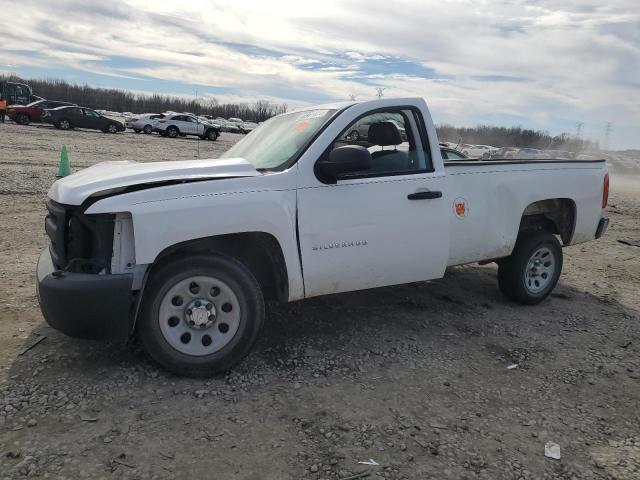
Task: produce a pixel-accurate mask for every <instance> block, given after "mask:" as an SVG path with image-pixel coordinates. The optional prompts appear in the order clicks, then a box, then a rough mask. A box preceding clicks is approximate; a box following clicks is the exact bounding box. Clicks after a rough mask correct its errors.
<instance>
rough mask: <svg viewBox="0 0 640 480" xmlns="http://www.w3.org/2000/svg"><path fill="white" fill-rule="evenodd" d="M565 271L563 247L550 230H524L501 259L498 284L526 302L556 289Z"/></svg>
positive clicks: (501, 288)
mask: <svg viewBox="0 0 640 480" xmlns="http://www.w3.org/2000/svg"><path fill="white" fill-rule="evenodd" d="M561 272H562V247H561V246H560V242H558V239H557V238H556V237H555V236H554V235H552V234H551V233H548V232H532V233H529V234H527V233H523V234H521V235H520V237H519V238H518V241H517V242H516V246H515V248H514V250H513V253H512V254H511V256H510V257H508V258H505V259H503V260H500V262H499V263H498V285H499V286H500V290H501V291H502V293H504V294H505V295H506V296H507V297H509V298H511V299H512V300H515V301H516V302H519V303H523V304H526V305H535V304H536V303H539V302H541V301H542V300H544V299H545V298H547V296H549V294H550V293H551V292H552V291H553V289H554V288H555V286H556V284H557V283H558V279H559V278H560V273H561Z"/></svg>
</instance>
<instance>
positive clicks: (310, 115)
mask: <svg viewBox="0 0 640 480" xmlns="http://www.w3.org/2000/svg"><path fill="white" fill-rule="evenodd" d="M334 113H335V110H305V111H303V112H294V113H287V114H284V115H279V116H277V117H274V118H272V119H270V120H267V121H266V122H264V123H263V124H262V125H260V126H259V127H257V128H256V129H255V130H253V131H252V132H251V133H250V134H249V135H247V136H246V137H245V138H243V139H242V140H240V141H239V142H238V143H236V144H235V145H234V146H233V147H231V148H230V149H229V150H228V151H227V152H226V153H225V154H224V155H222V158H244V159H245V160H247V161H248V162H249V163H251V164H252V165H253V166H254V167H255V168H256V169H268V170H271V169H278V168H280V167H284V166H285V165H287V163H288V162H290V161H291V160H292V159H293V158H294V157H295V156H296V154H298V152H300V151H301V150H302V149H303V148H304V147H305V146H306V145H307V143H308V142H309V140H311V138H312V137H313V136H314V135H315V134H316V133H317V132H318V131H319V130H320V128H322V126H323V125H324V124H325V122H326V121H327V120H328V119H329V118H331V116H332V115H333V114H334Z"/></svg>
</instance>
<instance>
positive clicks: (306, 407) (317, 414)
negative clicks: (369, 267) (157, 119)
mask: <svg viewBox="0 0 640 480" xmlns="http://www.w3.org/2000/svg"><path fill="white" fill-rule="evenodd" d="M237 138H239V137H238V136H235V135H230V134H226V135H223V136H222V137H221V139H220V140H219V141H218V142H202V141H201V142H200V144H199V147H200V154H201V155H200V156H201V157H202V158H206V157H215V156H216V154H217V153H219V152H221V151H223V150H225V149H226V148H228V146H229V145H231V144H232V143H233V142H234V141H236V140H237ZM62 144H65V145H66V146H67V148H68V150H69V156H70V160H71V164H72V167H73V168H81V167H85V166H88V165H91V164H94V163H96V162H98V161H100V160H107V159H135V160H141V161H148V160H168V159H179V158H189V159H191V158H194V157H197V145H198V142H196V141H195V140H188V139H175V140H173V139H166V138H159V137H156V136H144V135H136V134H134V133H124V134H118V135H105V134H102V133H95V132H89V131H72V132H60V131H57V130H54V129H52V128H47V127H42V126H29V127H21V126H17V125H14V124H9V123H8V124H5V125H2V124H0V152H1V153H0V202H1V206H2V209H1V211H0V218H1V226H2V229H1V230H0V255H1V260H2V265H3V268H2V270H1V271H0V275H1V280H2V281H1V282H0V285H1V288H2V295H1V297H2V303H1V304H0V479H5V478H6V479H16V478H23V477H33V478H52V479H53V478H55V479H58V478H60V479H71V478H73V479H77V478H92V479H103V478H104V479H151V478H157V479H182V478H220V479H236V478H237V479H256V480H257V479H260V480H262V479H300V478H304V479H315V480H317V479H343V478H349V477H350V476H352V475H356V474H358V473H360V472H362V473H363V475H367V474H368V475H370V478H380V477H381V478H391V479H401V478H403V479H427V478H433V479H475V478H482V479H491V480H494V479H580V480H582V479H638V478H640V428H639V425H640V360H639V357H638V353H639V352H640V324H639V320H640V316H639V311H640V297H639V296H638V292H639V291H640V255H639V254H640V249H639V248H638V247H634V246H630V245H626V244H623V243H619V242H618V241H617V240H625V241H631V242H633V241H638V240H640V198H639V197H640V196H639V195H638V192H639V191H640V190H637V188H638V185H640V182H639V183H634V180H633V179H632V176H630V175H628V176H627V177H628V178H627V179H624V180H617V179H616V178H614V180H613V182H612V189H613V192H612V200H611V203H612V204H613V205H612V207H611V209H610V213H611V215H610V216H611V219H612V224H611V227H610V230H609V232H608V233H607V235H606V237H605V238H603V239H601V240H600V241H598V242H591V243H589V244H585V245H579V246H575V247H569V248H567V249H566V250H565V272H564V274H563V276H562V278H561V282H560V284H559V286H558V288H557V289H556V291H555V293H554V294H553V295H552V296H551V298H549V299H548V300H547V301H545V302H543V303H542V304H541V305H538V306H536V307H523V306H519V305H516V304H513V303H510V302H509V301H507V300H506V299H504V298H503V297H502V296H501V295H500V294H499V292H498V290H497V286H496V283H497V282H496V270H495V268H494V267H493V266H485V267H478V266H467V267H460V268H455V269H451V271H449V272H448V274H447V276H446V277H445V278H444V279H443V280H441V281H437V282H431V283H417V284H411V285H404V286H398V287H390V288H381V289H375V290H369V291H363V292H355V293H350V294H343V295H334V296H329V297H324V298H317V299H312V300H310V301H306V302H301V303H293V304H289V305H275V304H273V305H269V306H268V317H267V323H266V326H265V329H264V333H263V336H262V338H261V340H260V341H259V343H258V345H257V348H256V351H255V352H254V353H253V354H252V355H251V356H250V357H249V358H247V360H246V361H244V362H243V363H242V364H241V365H240V366H238V367H237V368H236V369H234V370H233V371H231V372H229V373H228V374H226V375H225V376H221V377H218V378H214V379H210V380H194V379H184V378H178V377H175V376H172V375H169V374H167V373H165V372H164V371H162V370H159V369H158V368H157V366H156V365H155V364H153V363H152V362H151V361H149V360H148V359H147V357H146V356H145V354H144V353H143V352H142V351H141V350H140V349H139V348H138V347H136V346H125V345H119V344H109V343H103V342H89V341H81V340H75V339H71V338H68V337H66V336H64V335H62V334H60V333H58V332H56V331H54V330H52V329H51V328H49V327H47V326H46V325H45V324H44V322H43V319H42V316H41V314H40V312H39V309H38V306H37V302H36V300H35V289H34V274H33V272H34V268H35V263H36V258H37V255H38V253H39V251H40V250H41V249H42V248H43V247H44V246H45V243H46V241H45V237H44V231H43V216H44V206H43V200H44V197H45V194H46V191H47V189H48V187H49V185H50V184H51V182H53V180H54V179H55V171H56V167H55V165H56V163H57V158H58V154H59V151H60V148H61V145H62ZM635 161H636V163H637V160H635ZM629 178H631V179H629ZM96 308H99V305H97V306H96ZM41 336H45V337H46V338H45V339H44V340H43V341H41V342H40V343H38V344H37V345H36V346H35V347H33V348H32V349H30V350H28V351H26V352H24V353H22V352H23V350H24V349H25V347H27V346H29V345H32V344H33V343H34V342H35V341H37V340H38V339H39V338H40V337H41ZM21 353H22V354H21ZM512 365H517V367H516V368H508V367H509V366H512ZM549 441H552V442H555V443H557V444H559V445H560V447H561V454H562V458H561V459H560V460H554V459H550V458H546V457H545V456H544V446H545V443H546V442H549ZM358 462H369V463H373V462H375V463H376V465H365V464H361V463H358ZM360 478H364V477H360Z"/></svg>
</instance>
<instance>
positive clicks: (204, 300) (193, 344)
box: [137, 255, 265, 377]
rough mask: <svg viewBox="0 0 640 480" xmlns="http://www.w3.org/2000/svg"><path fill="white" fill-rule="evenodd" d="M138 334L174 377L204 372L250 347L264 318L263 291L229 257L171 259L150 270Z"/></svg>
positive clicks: (227, 364) (223, 366)
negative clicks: (153, 270) (150, 274)
mask: <svg viewBox="0 0 640 480" xmlns="http://www.w3.org/2000/svg"><path fill="white" fill-rule="evenodd" d="M145 290H146V292H145V296H144V299H143V304H142V309H141V312H140V318H139V320H138V326H137V329H138V334H139V336H140V339H141V340H142V343H143V345H144V347H145V349H146V351H147V352H148V353H149V355H150V356H151V357H152V358H153V359H154V360H156V361H157V362H158V363H160V364H161V365H162V366H163V367H164V368H166V369H167V370H169V371H171V372H173V373H176V374H178V375H186V376H193V377H202V376H209V375H213V374H216V373H219V372H221V371H224V370H226V369H229V368H230V367H232V366H233V365H235V364H236V363H238V362H239V361H240V360H241V359H242V358H244V356H245V355H247V353H249V351H250V350H251V347H253V345H254V344H255V342H256V340H257V338H258V334H259V333H260V330H261V328H262V324H263V321H264V315H265V313H264V300H263V297H262V291H261V290H260V286H259V285H258V282H257V281H256V279H255V277H254V276H253V275H252V274H251V272H250V271H249V270H248V269H247V268H246V267H245V266H244V265H242V264H241V263H239V262H238V261H236V260H235V259H233V258H231V257H224V256H211V255H194V256H189V257H179V258H178V257H176V259H175V261H173V262H171V263H166V264H165V265H163V266H161V267H159V268H158V269H157V270H156V271H155V272H153V273H152V276H151V278H150V279H149V284H148V286H147V288H146V289H145Z"/></svg>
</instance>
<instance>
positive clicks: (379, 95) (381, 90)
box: [376, 87, 387, 100]
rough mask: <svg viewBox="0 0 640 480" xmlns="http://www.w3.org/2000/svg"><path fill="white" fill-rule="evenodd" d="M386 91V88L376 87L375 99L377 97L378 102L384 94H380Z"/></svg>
mask: <svg viewBox="0 0 640 480" xmlns="http://www.w3.org/2000/svg"><path fill="white" fill-rule="evenodd" d="M386 89H387V87H377V88H376V92H378V93H376V97H378V100H380V99H381V98H382V97H384V93H382V92H384V91H385V90H386Z"/></svg>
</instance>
